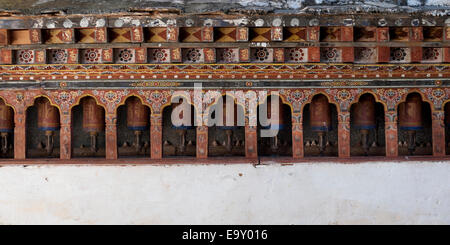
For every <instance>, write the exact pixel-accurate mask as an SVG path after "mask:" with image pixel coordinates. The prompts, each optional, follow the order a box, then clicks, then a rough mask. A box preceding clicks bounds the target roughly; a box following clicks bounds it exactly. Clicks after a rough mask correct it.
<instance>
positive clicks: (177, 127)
mask: <svg viewBox="0 0 450 245" xmlns="http://www.w3.org/2000/svg"><path fill="white" fill-rule="evenodd" d="M172 128H174V129H194V128H195V126H183V125H182V126H173V125H172Z"/></svg>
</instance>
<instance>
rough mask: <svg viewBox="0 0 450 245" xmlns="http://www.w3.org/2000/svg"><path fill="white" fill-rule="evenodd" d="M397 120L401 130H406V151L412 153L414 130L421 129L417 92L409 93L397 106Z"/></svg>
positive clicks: (420, 109)
mask: <svg viewBox="0 0 450 245" xmlns="http://www.w3.org/2000/svg"><path fill="white" fill-rule="evenodd" d="M398 120H399V126H400V129H401V130H406V131H407V132H408V151H409V154H411V155H412V154H413V153H414V150H415V148H416V131H417V130H421V129H423V125H422V98H421V97H420V95H419V94H416V93H414V94H410V95H408V97H406V101H405V102H403V103H401V104H400V105H399V108H398Z"/></svg>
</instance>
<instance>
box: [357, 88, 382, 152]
mask: <svg viewBox="0 0 450 245" xmlns="http://www.w3.org/2000/svg"><path fill="white" fill-rule="evenodd" d="M352 115H353V126H354V127H355V128H356V129H359V130H360V133H361V141H362V146H363V149H364V151H365V154H366V155H368V152H369V147H370V146H369V130H371V129H374V128H375V127H376V121H375V98H374V97H373V96H372V95H370V94H365V95H363V96H361V98H360V99H359V102H358V103H356V104H355V105H354V109H353V114H352Z"/></svg>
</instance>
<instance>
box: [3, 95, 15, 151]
mask: <svg viewBox="0 0 450 245" xmlns="http://www.w3.org/2000/svg"><path fill="white" fill-rule="evenodd" d="M13 157H14V110H13V108H12V107H11V106H8V105H7V104H6V103H5V101H4V100H3V99H2V98H0V158H13Z"/></svg>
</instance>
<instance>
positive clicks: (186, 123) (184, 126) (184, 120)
mask: <svg viewBox="0 0 450 245" xmlns="http://www.w3.org/2000/svg"><path fill="white" fill-rule="evenodd" d="M190 107H191V105H190V104H189V103H181V102H179V103H173V104H172V113H174V111H175V109H176V108H180V109H181V111H180V114H179V115H178V116H177V117H176V118H179V119H180V120H181V122H176V123H177V125H175V124H174V123H175V122H172V127H173V128H175V129H176V131H177V134H178V136H179V139H180V143H179V147H178V148H179V151H180V153H181V154H184V153H185V152H186V134H187V130H188V129H193V128H195V127H194V126H193V124H194V120H193V117H192V115H193V114H192V111H191V115H184V114H185V113H184V112H185V111H189V109H190ZM188 117H191V120H189V118H188ZM178 124H181V125H178Z"/></svg>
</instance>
